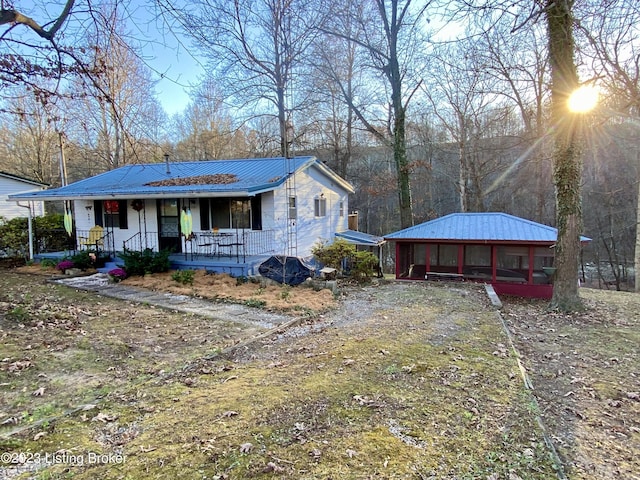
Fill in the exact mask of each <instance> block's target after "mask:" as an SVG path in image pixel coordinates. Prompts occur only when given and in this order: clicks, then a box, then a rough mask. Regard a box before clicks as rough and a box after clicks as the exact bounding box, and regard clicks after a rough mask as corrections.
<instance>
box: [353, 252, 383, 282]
mask: <svg viewBox="0 0 640 480" xmlns="http://www.w3.org/2000/svg"><path fill="white" fill-rule="evenodd" d="M377 268H378V257H376V256H375V255H374V254H373V253H371V252H356V254H355V256H354V258H353V267H352V268H351V275H352V276H353V277H354V278H355V279H356V280H358V281H363V280H366V279H368V278H369V277H371V276H373V275H374V273H375V272H376V270H377Z"/></svg>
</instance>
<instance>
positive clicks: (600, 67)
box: [577, 0, 640, 292]
mask: <svg viewBox="0 0 640 480" xmlns="http://www.w3.org/2000/svg"><path fill="white" fill-rule="evenodd" d="M639 22H640V6H639V5H638V4H637V2H630V1H627V0H610V1H608V2H607V8H606V13H605V14H603V13H602V6H601V4H600V2H586V4H585V5H584V6H583V15H582V18H581V19H580V21H579V22H578V28H577V36H578V38H579V39H582V46H581V47H582V48H581V49H580V52H581V54H582V58H583V59H584V61H585V62H588V65H589V66H590V68H591V70H592V71H593V72H594V77H596V78H597V81H598V83H599V84H600V85H602V86H603V90H604V91H605V92H606V93H607V94H608V95H610V99H609V102H608V106H609V109H608V111H607V110H603V109H601V110H600V111H601V112H607V113H605V114H607V116H609V117H611V116H613V117H618V119H624V123H628V124H629V125H632V126H633V125H637V122H638V119H639V118H640V42H638V35H637V25H638V23H639ZM634 130H635V132H633V131H631V132H628V133H629V135H628V137H629V138H628V140H627V141H626V142H625V143H627V146H628V147H629V148H627V149H626V150H625V153H627V154H631V155H633V156H634V157H635V158H633V159H632V161H637V160H640V146H638V144H637V141H636V142H633V141H629V140H630V139H631V138H633V137H635V138H637V136H638V131H637V127H636V128H635V129H634ZM622 131H626V129H623V130H622ZM634 143H635V145H633V144H634ZM636 181H637V185H638V187H637V195H636V205H637V207H636V222H635V223H636V225H635V235H636V239H635V255H634V265H635V291H636V292H640V203H638V201H637V200H638V199H640V179H638V178H636Z"/></svg>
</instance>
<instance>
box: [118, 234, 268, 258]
mask: <svg viewBox="0 0 640 480" xmlns="http://www.w3.org/2000/svg"><path fill="white" fill-rule="evenodd" d="M146 248H150V249H152V250H157V248H158V232H138V233H136V234H135V235H133V236H131V237H130V238H128V239H126V240H125V241H124V242H122V249H123V250H131V251H137V252H141V251H143V250H145V249H146ZM186 250H187V251H186V252H185V253H193V254H196V255H205V256H217V257H229V256H231V257H238V256H239V257H246V256H250V255H270V254H274V253H276V252H277V251H278V248H277V246H276V245H275V232H274V231H273V230H238V231H233V232H221V233H218V234H214V233H213V232H211V231H201V232H194V236H193V237H192V238H191V240H189V241H188V242H187V247H186Z"/></svg>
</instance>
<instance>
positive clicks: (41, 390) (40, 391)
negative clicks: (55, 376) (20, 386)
mask: <svg viewBox="0 0 640 480" xmlns="http://www.w3.org/2000/svg"><path fill="white" fill-rule="evenodd" d="M44 391H45V388H44V387H40V388H38V389H37V390H36V391H34V392H33V393H31V395H33V396H34V397H41V396H43V395H44Z"/></svg>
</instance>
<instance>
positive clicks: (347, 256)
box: [311, 239, 378, 281]
mask: <svg viewBox="0 0 640 480" xmlns="http://www.w3.org/2000/svg"><path fill="white" fill-rule="evenodd" d="M311 252H312V253H313V255H314V256H315V257H316V258H317V259H318V261H320V262H321V263H322V264H324V265H326V266H327V267H331V268H335V269H336V270H338V271H339V272H340V273H343V266H344V265H349V266H350V273H351V275H352V276H353V278H354V279H356V280H358V281H364V280H366V279H368V278H369V277H371V276H372V275H373V274H374V273H375V271H376V269H377V267H378V258H377V257H376V256H375V255H374V254H373V253H371V252H365V251H361V252H359V251H357V250H356V247H355V245H352V244H351V243H349V242H347V241H346V240H343V239H339V240H336V241H335V242H333V243H332V244H330V245H329V244H327V243H320V244H317V245H315V246H314V247H313V248H312V249H311Z"/></svg>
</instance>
